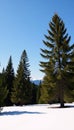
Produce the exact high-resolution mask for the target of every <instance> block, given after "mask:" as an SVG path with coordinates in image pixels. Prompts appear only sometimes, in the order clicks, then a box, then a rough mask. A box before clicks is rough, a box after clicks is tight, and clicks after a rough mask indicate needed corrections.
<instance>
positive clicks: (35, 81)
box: [32, 80, 41, 85]
mask: <svg viewBox="0 0 74 130" xmlns="http://www.w3.org/2000/svg"><path fill="white" fill-rule="evenodd" d="M40 82H41V80H32V83H34V84H36V85H39V84H40Z"/></svg>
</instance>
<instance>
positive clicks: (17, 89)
mask: <svg viewBox="0 0 74 130" xmlns="http://www.w3.org/2000/svg"><path fill="white" fill-rule="evenodd" d="M29 66H30V65H29V60H28V56H27V52H26V50H24V51H23V52H22V55H21V58H20V62H19V65H18V69H17V73H16V75H15V73H14V68H13V63H12V57H11V56H10V58H9V61H8V65H7V67H6V69H4V68H3V70H2V73H0V107H2V106H11V105H13V104H15V105H25V104H35V103H37V90H38V86H37V85H35V84H34V83H32V82H31V80H30V70H29Z"/></svg>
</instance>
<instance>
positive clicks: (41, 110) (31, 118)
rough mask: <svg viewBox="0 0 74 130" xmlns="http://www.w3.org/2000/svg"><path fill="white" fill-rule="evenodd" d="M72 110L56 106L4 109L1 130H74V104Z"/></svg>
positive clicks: (0, 118) (0, 115)
mask: <svg viewBox="0 0 74 130" xmlns="http://www.w3.org/2000/svg"><path fill="white" fill-rule="evenodd" d="M70 105H71V106H72V107H71V108H58V105H57V107H55V105H48V104H46V105H29V106H21V107H18V106H13V107H4V109H3V111H2V112H1V114H0V130H74V108H73V106H74V104H70Z"/></svg>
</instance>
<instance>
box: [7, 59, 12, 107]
mask: <svg viewBox="0 0 74 130" xmlns="http://www.w3.org/2000/svg"><path fill="white" fill-rule="evenodd" d="M5 74H6V86H7V89H8V95H7V98H6V100H5V102H6V105H7V106H10V105H12V102H11V92H12V88H13V82H14V68H13V64H12V57H11V56H10V58H9V61H8V65H7V67H6V72H5Z"/></svg>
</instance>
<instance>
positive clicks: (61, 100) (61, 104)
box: [59, 82, 64, 108]
mask: <svg viewBox="0 0 74 130" xmlns="http://www.w3.org/2000/svg"><path fill="white" fill-rule="evenodd" d="M59 87H60V107H61V108H63V107H64V89H63V84H62V82H60V86H59Z"/></svg>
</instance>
